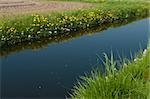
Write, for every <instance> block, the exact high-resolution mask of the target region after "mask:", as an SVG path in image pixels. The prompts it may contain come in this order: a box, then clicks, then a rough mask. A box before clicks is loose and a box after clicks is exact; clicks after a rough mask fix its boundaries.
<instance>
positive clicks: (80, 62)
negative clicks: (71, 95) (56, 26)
mask: <svg viewBox="0 0 150 99" xmlns="http://www.w3.org/2000/svg"><path fill="white" fill-rule="evenodd" d="M148 21H150V18H149V19H143V20H140V21H137V22H133V23H130V24H128V25H125V26H121V27H117V28H111V29H108V30H106V31H103V32H97V33H95V34H93V35H83V36H80V37H77V38H75V39H71V40H68V41H65V42H59V43H52V44H49V45H48V47H45V46H44V48H41V49H38V50H32V49H26V50H22V51H21V50H20V51H18V52H15V53H13V54H9V55H6V56H4V57H1V74H2V75H1V77H2V78H1V95H2V98H3V99H12V98H13V99H23V98H28V99H29V97H30V98H36V99H37V98H38V99H39V98H40V99H55V98H61V99H62V98H65V95H66V96H68V92H70V89H71V88H72V87H73V85H74V84H76V82H77V81H76V79H78V78H79V76H81V75H84V73H87V72H89V71H91V69H92V68H95V67H97V66H99V64H101V62H100V61H99V63H98V61H97V55H99V57H102V56H103V53H104V52H105V53H107V54H110V53H111V51H113V52H114V55H115V57H116V59H117V57H118V55H120V56H123V57H127V58H130V56H131V52H132V53H136V52H138V51H139V50H140V49H145V48H146V47H147V43H148V37H149V33H150V32H149V30H148V28H149V23H148ZM22 49H23V48H22ZM101 68H102V67H101Z"/></svg>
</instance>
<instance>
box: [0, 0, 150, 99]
mask: <svg viewBox="0 0 150 99" xmlns="http://www.w3.org/2000/svg"><path fill="white" fill-rule="evenodd" d="M149 11H150V2H149V1H148V0H136V1H134V0H54V1H52V0H0V40H1V41H0V48H1V49H0V50H1V52H0V56H4V58H5V56H8V58H10V60H11V59H13V56H11V55H10V54H12V53H13V54H14V53H17V55H18V56H15V55H16V54H14V56H15V58H14V59H16V61H15V63H14V64H16V67H17V66H18V67H19V66H20V65H21V64H22V66H24V64H26V63H31V64H32V65H35V66H36V65H37V67H38V68H40V66H42V69H43V64H44V66H45V67H46V69H47V68H48V67H53V66H52V65H53V64H55V63H57V62H58V63H59V61H60V63H61V62H62V64H61V65H64V64H65V70H64V71H65V72H64V73H62V75H63V74H65V73H69V72H70V71H71V68H69V67H68V68H69V69H70V70H69V69H68V68H67V65H66V64H67V63H65V62H64V61H66V60H63V59H65V58H66V55H68V53H69V52H71V51H70V50H69V48H68V49H65V47H66V46H67V43H66V46H65V47H64V46H62V45H63V44H62V42H67V41H71V40H72V39H76V38H78V37H81V36H83V35H87V34H89V35H93V34H96V32H100V31H103V30H107V29H108V28H112V27H118V26H120V25H124V24H127V23H129V22H133V21H136V20H140V19H144V18H145V19H146V18H149V17H150V12H149ZM147 20H148V19H147ZM142 22H143V23H140V22H139V23H138V24H137V26H139V24H140V25H141V24H145V21H142ZM132 25H133V24H132ZM135 25H136V24H135ZM145 26H146V25H145ZM144 28H145V27H144ZM135 30H137V28H136V29H135ZM122 31H123V30H122ZM126 31H128V30H126ZM91 32H92V33H91ZM146 32H147V31H146ZM126 33H127V32H125V34H126ZM129 33H130V32H129ZM142 33H143V32H142ZM109 35H110V34H109ZM139 35H141V34H139ZM143 35H144V33H143ZM143 35H142V36H143ZM129 36H130V35H129ZM137 36H138V34H137ZM106 37H108V38H109V36H106ZM111 37H112V35H111ZM111 37H110V38H109V39H111ZM127 37H128V36H127ZM99 38H100V37H97V40H99ZM108 38H106V41H107V40H108V41H109V39H108ZM116 38H119V36H115V39H116ZM135 38H136V35H135ZM137 38H138V37H137ZM139 38H140V37H139ZM143 38H144V36H143ZM88 39H89V38H88ZM101 39H104V38H101ZM86 40H87V39H86ZM90 40H91V41H93V39H90ZM90 40H89V42H90ZM94 40H95V39H94ZM135 40H137V39H135ZM142 40H143V39H142ZM79 41H80V40H79ZM95 41H96V40H95ZM100 41H101V40H100ZM120 41H122V40H121V39H120ZM126 41H127V40H126ZM126 41H124V42H126ZM60 42H61V44H62V45H61V44H60V45H61V46H60V45H59V43H60ZM87 42H88V41H86V42H85V41H82V43H83V45H82V43H81V44H79V45H80V46H78V47H77V46H76V45H73V46H71V44H72V43H70V45H68V46H70V48H71V47H72V48H75V49H76V50H77V51H78V49H80V48H82V47H84V46H88V47H89V45H88V44H87ZM135 42H136V41H135ZM139 42H140V41H139ZM143 42H144V40H143ZM145 42H146V40H145ZM53 43H57V45H53ZM79 43H80V42H79ZM94 43H99V42H94ZM105 43H106V42H105ZM105 43H104V44H101V45H105ZM128 43H132V42H129V41H128ZM50 44H51V45H53V46H50V49H49V50H47V49H44V50H47V52H46V54H45V56H46V57H44V56H42V55H43V53H45V52H43V53H42V54H38V55H39V56H36V55H35V54H34V55H33V52H31V53H30V51H26V52H25V53H21V55H22V56H24V55H27V58H26V57H24V59H26V60H27V59H28V58H29V57H31V58H32V57H33V56H36V58H35V59H34V58H33V59H31V60H28V61H26V60H24V59H22V60H23V61H22V60H21V58H22V57H21V55H20V56H19V54H20V53H19V52H21V51H23V50H25V49H37V48H45V47H46V46H48V45H50ZM74 44H78V42H77V43H74ZM84 44H85V45H84ZM92 44H93V43H92ZM123 44H126V43H123ZM146 44H147V43H146ZM93 45H96V44H93ZM101 45H98V46H99V47H101ZM131 45H132V44H131ZM68 46H67V47H68ZM120 46H122V45H120ZM120 46H116V47H118V48H120ZM133 46H134V44H133ZM143 46H144V45H143ZM63 47H64V48H63ZM67 47H66V48H67ZM94 47H97V46H94ZM94 47H93V49H94ZM127 47H128V45H127ZM130 47H131V46H130ZM134 47H135V46H134ZM51 48H53V49H52V50H51ZM57 48H58V49H57ZM59 48H60V49H61V48H62V49H61V50H60V49H59ZM102 48H103V47H102ZM55 49H56V50H58V51H60V53H57V52H55V53H56V55H57V54H58V55H60V56H61V55H62V58H63V59H61V58H60V56H52V55H54V54H55V53H54V54H53V51H54V50H55ZM64 49H65V50H64ZM82 49H83V48H82ZM82 49H81V50H82ZM104 49H105V47H104ZM120 49H121V48H120ZM133 49H134V50H135V51H136V50H137V49H136V47H135V48H133ZM44 50H43V51H44ZM101 50H103V49H101ZM67 51H68V52H67ZM91 51H93V52H96V50H91ZM104 51H106V49H105V50H104ZM41 52H42V51H41ZM50 52H51V54H50ZM61 52H62V53H61ZM63 52H64V53H65V54H64V53H63ZM85 52H86V51H85ZM112 52H113V51H112ZM39 53H40V52H39ZM81 53H82V52H80V50H79V51H78V52H77V53H75V54H81ZM88 53H90V51H89V52H88ZM75 54H74V52H72V53H71V55H72V56H73V55H74V56H76V55H75ZM86 54H87V53H86ZM86 54H83V56H84V55H86ZM9 55H10V57H9ZM32 55H33V56H32ZM40 55H41V56H42V57H40ZM47 55H49V56H47ZM90 55H91V54H89V56H87V57H91V56H90ZM72 56H71V57H72ZM68 57H69V56H68ZM4 58H2V59H3V60H4V61H5V62H6V63H5V64H6V65H7V62H9V61H10V60H9V59H8V60H5V59H4ZM38 58H39V60H40V59H41V60H42V61H41V60H40V61H37V60H38ZM55 58H56V60H55ZM57 58H58V60H59V61H58V60H57ZM75 58H76V57H75ZM75 58H73V59H74V60H70V61H69V62H74V61H75V60H78V61H80V62H81V61H83V60H82V58H81V59H80V55H79V56H78V57H77V58H78V59H75ZM104 58H105V60H102V62H103V65H104V66H105V70H104V72H102V70H101V69H100V68H94V70H93V71H92V72H91V74H90V75H85V76H81V79H79V81H78V84H76V85H75V86H74V88H73V89H72V93H70V97H71V98H73V99H146V98H148V97H149V91H150V89H149V86H150V76H149V75H150V74H149V73H150V71H149V70H150V44H149V45H148V47H147V49H145V51H143V50H141V51H140V52H139V53H137V55H136V56H134V57H133V58H132V59H130V60H129V59H120V60H119V63H118V61H114V57H113V54H111V56H107V55H106V54H104ZM6 59H7V57H6ZM17 59H18V60H19V62H18V60H17ZM69 59H70V57H69ZM69 59H68V60H69ZM46 60H47V61H46ZM49 60H53V61H54V62H55V63H53V62H51V61H50V63H49V64H52V65H51V66H48V65H49V64H46V63H48V62H49ZM61 60H62V61H61ZM68 60H67V61H68ZM89 60H90V59H89ZM89 60H88V61H89ZM21 61H22V62H21ZM31 61H32V62H31ZM43 61H44V62H45V63H44V62H43ZM78 61H77V63H78ZM10 62H14V60H13V61H10ZM38 62H40V63H38ZM63 62H64V63H63ZM80 62H79V63H80ZM17 63H18V64H19V65H18V64H17ZM33 63H34V64H33ZM31 64H29V65H31ZM118 64H119V67H120V68H116V66H118ZM8 65H9V64H8ZM58 65H60V64H58ZM73 65H74V64H73ZM79 65H80V64H79ZM54 66H55V65H54ZM6 67H7V66H6ZM14 67H15V65H14ZM31 67H32V66H31ZM55 67H57V66H55ZM58 67H61V66H58ZM24 68H26V69H25V70H29V68H28V66H26V67H24ZM66 68H67V69H68V70H69V71H67V72H66V70H67V69H66ZM74 68H75V67H74ZM42 69H41V70H42ZM44 69H45V68H44ZM44 69H43V71H44ZM48 69H49V68H48ZM48 69H47V70H45V71H48ZM52 69H53V68H52ZM59 69H60V68H59ZM61 69H62V71H63V68H61ZM6 70H7V68H6ZM38 70H39V69H38ZM38 70H37V71H38ZM77 70H80V68H77ZM45 71H44V73H45ZM32 72H35V71H32ZM32 72H31V73H32ZM60 72H61V71H60ZM72 72H73V71H71V73H72ZM75 72H77V71H75ZM83 72H84V71H83ZM14 73H16V75H18V74H17V73H18V72H14ZM27 73H28V72H27ZM40 73H41V72H40ZM44 73H43V74H44ZM35 74H37V73H35ZM47 74H50V73H49V71H48V73H47ZM52 74H54V73H53V71H52ZM56 74H59V73H58V71H57V72H56ZM72 74H73V73H72ZM23 75H25V73H24V74H23ZM41 75H42V74H41ZM66 75H67V76H68V74H66ZM66 75H65V76H66ZM70 75H71V74H70ZM74 75H77V74H74ZM31 76H32V74H31ZM47 76H49V75H47ZM67 76H66V78H67ZM71 76H72V75H71ZM71 76H70V77H68V78H69V79H70V78H72V77H74V76H72V77H71ZM36 77H37V76H36ZM36 77H34V76H33V78H36ZM37 78H38V77H37ZM43 78H46V77H45V76H44V77H43ZM43 78H42V79H43ZM49 78H50V77H49ZM54 78H55V76H54ZM58 78H59V77H58ZM62 78H63V77H62ZM26 79H27V80H29V79H28V77H26ZM30 80H31V79H30ZM30 80H29V81H30ZM48 80H49V79H46V81H48ZM53 80H56V79H53ZM59 80H60V79H59ZM16 81H17V80H16ZM65 81H67V80H65ZM33 82H34V81H33ZM51 82H52V81H51ZM54 83H55V82H54ZM67 83H70V82H67ZM59 84H60V82H59ZM41 85H44V84H43V83H42V84H41ZM41 85H39V86H38V88H39V89H38V90H41V88H42V87H41ZM47 85H48V84H47ZM56 86H57V85H56ZM44 87H45V86H44ZM30 88H31V87H30ZM36 88H37V86H36ZM58 89H59V88H58ZM22 90H23V89H22ZM43 90H44V89H43ZM47 90H50V89H48V88H47ZM63 90H64V89H63ZM16 92H17V91H16ZM52 92H53V91H52ZM39 93H40V92H39ZM62 93H63V92H62ZM62 93H61V92H60V94H62ZM29 94H31V93H29ZM51 95H52V94H51ZM35 96H36V94H35Z"/></svg>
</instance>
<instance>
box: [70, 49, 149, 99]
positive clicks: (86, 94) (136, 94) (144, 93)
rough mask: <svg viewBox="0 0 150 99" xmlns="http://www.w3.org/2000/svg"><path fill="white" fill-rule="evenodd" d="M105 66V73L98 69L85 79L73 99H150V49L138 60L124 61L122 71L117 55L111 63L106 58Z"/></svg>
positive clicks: (79, 83) (138, 57) (75, 89)
mask: <svg viewBox="0 0 150 99" xmlns="http://www.w3.org/2000/svg"><path fill="white" fill-rule="evenodd" d="M145 52H146V53H145ZM104 65H105V67H106V70H105V74H102V73H101V70H100V69H96V70H94V71H92V72H91V75H90V76H84V77H81V78H82V81H79V82H78V84H77V85H76V86H75V87H74V89H73V94H72V95H71V97H72V98H73V99H149V98H148V97H149V95H150V94H149V91H150V47H149V48H148V50H147V51H144V52H143V54H140V55H138V56H137V57H136V59H134V60H132V61H128V62H123V63H122V65H121V69H119V70H117V69H116V68H115V66H116V62H115V61H113V56H111V58H110V60H109V58H108V57H107V55H105V62H104Z"/></svg>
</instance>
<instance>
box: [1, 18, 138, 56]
mask: <svg viewBox="0 0 150 99" xmlns="http://www.w3.org/2000/svg"><path fill="white" fill-rule="evenodd" d="M135 20H140V18H134V19H128V20H127V19H126V20H124V21H123V22H122V23H120V22H116V23H109V24H103V25H102V26H99V27H96V28H92V29H88V30H86V31H84V30H83V31H80V32H77V33H76V32H74V33H69V34H61V35H57V36H53V37H50V38H48V39H43V40H40V41H34V42H29V43H28V42H27V43H25V42H24V43H21V44H18V45H16V46H15V45H13V46H7V47H4V48H1V49H0V56H7V55H9V54H11V53H17V52H19V51H22V50H25V49H33V50H38V49H40V48H45V47H48V45H49V44H56V43H61V42H65V41H69V40H72V39H75V38H79V37H81V36H83V35H91V36H92V35H94V34H95V33H96V32H100V31H103V30H106V29H108V28H115V27H118V26H122V25H125V24H128V23H131V22H133V21H135Z"/></svg>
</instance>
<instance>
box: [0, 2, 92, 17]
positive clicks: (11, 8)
mask: <svg viewBox="0 0 150 99" xmlns="http://www.w3.org/2000/svg"><path fill="white" fill-rule="evenodd" d="M92 6H93V5H92V4H88V3H80V2H60V1H45V2H44V1H42V0H0V14H1V15H3V14H9V15H12V14H25V13H33V12H47V11H66V10H77V9H83V8H87V7H92Z"/></svg>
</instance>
